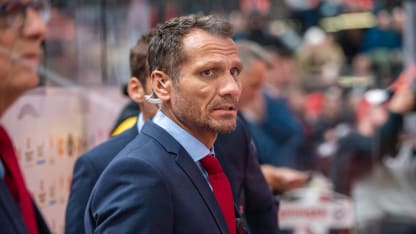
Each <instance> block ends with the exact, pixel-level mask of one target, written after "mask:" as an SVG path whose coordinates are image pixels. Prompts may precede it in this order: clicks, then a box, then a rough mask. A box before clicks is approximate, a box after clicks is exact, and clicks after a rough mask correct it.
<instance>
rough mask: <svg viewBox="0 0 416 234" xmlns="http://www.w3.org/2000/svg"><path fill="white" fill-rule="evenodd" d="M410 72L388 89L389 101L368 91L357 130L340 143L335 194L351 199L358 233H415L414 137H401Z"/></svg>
mask: <svg viewBox="0 0 416 234" xmlns="http://www.w3.org/2000/svg"><path fill="white" fill-rule="evenodd" d="M414 71H415V69H413V71H412V69H411V68H410V69H408V70H406V72H404V73H403V74H407V75H402V76H401V78H399V79H398V81H397V82H396V83H395V84H393V85H392V87H395V88H394V90H395V93H394V95H393V97H392V98H391V100H388V99H387V98H388V95H387V93H385V92H383V91H380V90H377V91H373V92H367V93H366V95H365V96H364V98H363V99H362V100H361V103H360V104H359V105H358V108H357V125H356V128H355V129H354V130H353V131H352V132H350V133H349V134H347V135H346V136H345V137H342V138H340V139H339V142H338V150H337V153H336V154H335V155H334V159H333V164H332V165H333V168H331V169H332V179H333V181H334V185H335V190H336V191H338V192H341V193H344V194H348V195H351V197H352V198H353V201H354V203H353V204H354V212H355V218H356V232H357V233H360V234H361V233H363V234H364V233H365V234H367V233H370V234H373V233H374V234H379V233H380V234H392V233H395V234H396V233H399V234H410V233H415V231H416V215H415V214H416V213H415V210H416V206H415V204H416V200H415V197H416V186H415V184H414V180H415V179H416V174H415V172H416V161H415V160H414V158H415V157H414V152H415V150H414V149H415V144H414V142H415V134H414V133H413V132H409V129H407V132H406V134H404V135H403V134H402V133H403V131H402V130H403V127H404V125H403V123H404V121H403V119H404V116H405V115H408V114H409V113H410V112H411V111H413V110H414V108H415V97H416V96H415V93H414V89H413V83H414V74H415V73H414ZM412 72H413V73H412ZM412 121H413V122H414V120H412Z"/></svg>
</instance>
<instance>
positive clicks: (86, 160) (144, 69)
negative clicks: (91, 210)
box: [65, 32, 157, 234]
mask: <svg viewBox="0 0 416 234" xmlns="http://www.w3.org/2000/svg"><path fill="white" fill-rule="evenodd" d="M151 36H152V33H151V32H150V33H147V34H145V35H143V36H142V37H141V38H140V39H139V40H138V41H137V43H136V45H135V46H134V47H133V48H131V50H130V72H131V76H132V77H131V78H130V80H129V82H128V84H127V87H128V88H127V91H128V94H129V97H130V98H131V100H132V101H133V102H135V103H136V105H138V107H139V108H140V110H141V112H140V113H139V115H138V116H135V117H136V119H137V121H136V123H135V126H133V127H131V128H129V129H128V130H126V131H125V132H123V133H121V134H120V135H117V136H115V137H113V138H111V139H110V140H108V141H106V142H104V143H102V144H100V145H99V146H97V147H95V148H93V149H92V150H90V151H88V152H86V153H85V154H84V155H82V156H80V157H79V158H78V159H77V161H76V162H75V167H74V172H73V178H72V183H71V191H70V194H69V200H68V204H67V208H66V215H65V233H66V234H71V233H73V234H81V233H84V222H83V219H82V217H83V216H84V211H85V206H86V205H87V201H88V197H89V195H90V193H91V190H92V188H93V187H94V185H95V182H96V181H97V179H98V177H99V176H100V174H101V173H102V171H103V170H104V168H105V167H106V166H107V165H108V163H109V162H110V161H111V160H112V159H113V158H114V157H115V156H116V155H117V154H118V153H119V152H120V151H121V150H122V149H123V148H124V147H125V146H126V145H127V143H129V142H130V141H131V140H133V139H134V138H135V137H136V136H137V134H138V133H139V131H140V129H141V128H142V126H143V124H144V122H145V121H146V120H148V119H149V118H152V117H153V116H154V115H155V113H156V111H157V106H156V105H154V104H151V103H148V102H146V101H145V95H146V94H150V93H151V90H152V88H151V83H150V79H149V78H148V73H149V72H148V66H147V48H148V44H149V41H150V39H151ZM80 217H81V218H80Z"/></svg>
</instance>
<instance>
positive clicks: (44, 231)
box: [0, 179, 50, 234]
mask: <svg viewBox="0 0 416 234" xmlns="http://www.w3.org/2000/svg"><path fill="white" fill-rule="evenodd" d="M33 207H34V209H35V215H36V221H37V224H38V233H39V234H49V233H50V231H49V228H48V226H47V225H46V223H45V220H44V219H43V217H42V215H41V213H40V212H39V210H38V208H37V207H36V205H35V204H34V203H33ZM0 229H1V231H0V233H2V234H27V233H28V231H27V229H26V226H25V224H24V221H23V217H22V214H21V213H20V209H19V206H18V205H17V203H16V201H15V200H14V198H13V196H12V194H11V193H10V191H9V188H8V187H7V185H6V183H5V182H4V180H2V179H0Z"/></svg>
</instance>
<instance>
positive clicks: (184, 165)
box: [176, 152, 228, 233]
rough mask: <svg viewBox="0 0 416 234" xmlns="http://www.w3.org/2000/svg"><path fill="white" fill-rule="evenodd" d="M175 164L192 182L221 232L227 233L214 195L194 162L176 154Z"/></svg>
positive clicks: (185, 155)
mask: <svg viewBox="0 0 416 234" xmlns="http://www.w3.org/2000/svg"><path fill="white" fill-rule="evenodd" d="M176 163H177V164H178V165H179V167H180V168H181V169H182V170H183V171H184V172H185V174H186V175H187V176H188V178H189V179H190V180H191V181H192V184H193V185H194V186H195V188H196V189H197V191H198V192H199V194H200V195H201V197H202V199H203V200H204V202H205V204H206V205H207V207H208V209H209V211H210V212H211V214H212V216H213V217H214V219H215V222H216V223H217V225H218V227H219V228H220V230H221V232H223V233H228V228H227V223H226V222H225V218H224V216H223V215H222V212H221V209H220V207H219V206H218V203H217V201H216V200H215V196H214V193H213V192H212V191H211V189H210V187H209V186H208V184H207V181H206V180H205V178H204V177H203V175H202V173H201V171H200V170H199V168H198V167H197V166H196V165H195V162H194V161H193V160H192V158H191V157H190V156H189V155H188V154H187V153H186V152H182V153H179V154H178V156H177V158H176Z"/></svg>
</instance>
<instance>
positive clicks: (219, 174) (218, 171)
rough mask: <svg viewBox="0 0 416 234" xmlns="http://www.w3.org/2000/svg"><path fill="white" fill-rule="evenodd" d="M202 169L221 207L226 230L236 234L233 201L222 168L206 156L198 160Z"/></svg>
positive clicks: (211, 156) (211, 157)
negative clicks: (206, 174) (226, 226)
mask: <svg viewBox="0 0 416 234" xmlns="http://www.w3.org/2000/svg"><path fill="white" fill-rule="evenodd" d="M200 162H201V164H202V166H203V167H204V169H205V170H206V171H207V172H208V179H209V182H210V184H211V186H212V190H213V191H214V195H215V198H216V199H217V202H218V204H219V205H220V207H221V210H222V213H223V214H224V217H225V220H226V221H227V225H228V229H229V231H230V233H231V234H235V233H236V223H235V214H234V200H233V193H232V191H231V186H230V182H228V179H227V176H226V175H225V174H224V172H223V171H222V167H221V165H220V163H219V162H218V160H217V158H216V157H214V156H213V155H208V156H206V157H205V158H203V159H201V160H200Z"/></svg>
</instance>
